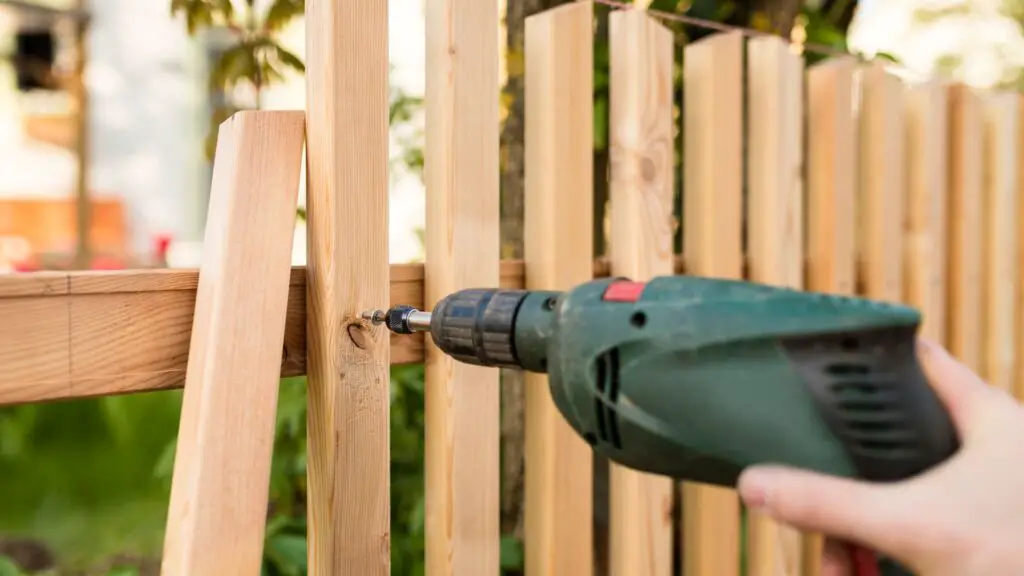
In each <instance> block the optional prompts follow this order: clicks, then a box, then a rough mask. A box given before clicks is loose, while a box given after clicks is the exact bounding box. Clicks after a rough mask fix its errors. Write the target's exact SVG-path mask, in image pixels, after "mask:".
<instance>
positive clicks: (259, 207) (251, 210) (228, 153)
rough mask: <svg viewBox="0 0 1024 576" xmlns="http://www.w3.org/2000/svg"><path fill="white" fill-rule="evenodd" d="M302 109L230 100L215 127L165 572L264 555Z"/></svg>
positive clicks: (251, 562)
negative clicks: (237, 105) (240, 108)
mask: <svg viewBox="0 0 1024 576" xmlns="http://www.w3.org/2000/svg"><path fill="white" fill-rule="evenodd" d="M304 117H305V115H304V114H303V113H302V112H239V113H236V114H235V115H234V116H232V117H231V118H229V119H228V120H226V121H225V122H224V123H223V124H221V126H220V128H219V136H218V139H217V152H216V157H215V160H214V167H213V182H212V185H211V192H210V210H209V216H208V219H207V225H206V235H205V238H204V241H203V261H202V266H201V268H200V274H199V286H198V289H197V291H196V294H197V295H196V304H195V314H194V316H193V321H192V333H191V343H190V347H189V350H190V353H189V357H188V362H187V371H186V377H185V393H184V400H183V402H182V411H181V423H180V425H179V429H178V441H177V445H176V451H175V458H174V475H173V482H172V484H171V495H170V505H169V511H168V518H167V530H166V533H165V540H164V549H163V555H162V556H161V559H162V565H161V574H163V575H164V576H176V575H181V576H185V575H191V574H258V573H259V571H260V569H261V566H262V563H263V539H264V532H265V525H266V518H267V490H268V489H269V487H270V461H271V456H272V452H273V446H274V429H275V423H276V419H277V392H278V383H279V378H278V373H279V362H278V360H277V358H276V355H277V353H278V351H279V350H281V347H282V346H283V345H284V330H285V316H286V313H287V305H288V283H289V282H288V281H289V275H290V274H289V267H290V263H291V254H292V239H293V237H294V230H295V217H294V214H295V209H296V206H297V203H298V193H299V174H300V172H301V169H302V145H303V139H304V126H303V122H304ZM254 287H258V289H254ZM74 312H75V311H74V310H73V311H72V313H74ZM80 312H83V313H87V314H92V315H95V317H100V316H101V315H102V316H107V315H108V314H116V310H111V309H105V308H104V307H102V306H92V307H90V308H88V309H87V310H81V311H80ZM78 336H80V337H83V336H88V333H82V332H80V333H79V334H78ZM125 345H126V347H129V346H130V343H125ZM89 360H95V357H94V358H89Z"/></svg>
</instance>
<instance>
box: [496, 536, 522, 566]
mask: <svg viewBox="0 0 1024 576" xmlns="http://www.w3.org/2000/svg"><path fill="white" fill-rule="evenodd" d="M522 568H523V545H522V543H520V542H519V540H516V539H515V538H513V537H512V536H502V537H501V569H502V570H522Z"/></svg>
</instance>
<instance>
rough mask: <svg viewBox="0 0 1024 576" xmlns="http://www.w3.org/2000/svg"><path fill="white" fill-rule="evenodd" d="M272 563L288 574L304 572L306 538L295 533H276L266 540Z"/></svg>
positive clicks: (305, 567) (298, 574)
mask: <svg viewBox="0 0 1024 576" xmlns="http://www.w3.org/2000/svg"><path fill="white" fill-rule="evenodd" d="M267 549H268V553H269V555H270V557H271V558H272V559H273V561H274V565H275V566H276V567H277V569H278V570H280V571H281V572H282V573H284V574H287V575H288V576H300V575H303V574H305V573H306V571H307V569H308V568H307V565H306V538H305V536H299V535H295V534H278V535H276V536H274V537H273V538H270V540H269V541H268V542H267Z"/></svg>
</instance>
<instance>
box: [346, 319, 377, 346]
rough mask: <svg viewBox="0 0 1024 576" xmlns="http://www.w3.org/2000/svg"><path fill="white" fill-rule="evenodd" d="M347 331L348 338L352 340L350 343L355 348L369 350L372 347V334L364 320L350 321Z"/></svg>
mask: <svg viewBox="0 0 1024 576" xmlns="http://www.w3.org/2000/svg"><path fill="white" fill-rule="evenodd" d="M347 331H348V337H349V338H351V339H352V343H353V344H355V345H356V348H359V349H360V350H369V349H371V348H372V347H373V334H372V333H371V331H370V325H369V323H368V322H367V321H366V320H363V319H361V318H360V319H356V320H352V321H351V322H349V324H348V327H347Z"/></svg>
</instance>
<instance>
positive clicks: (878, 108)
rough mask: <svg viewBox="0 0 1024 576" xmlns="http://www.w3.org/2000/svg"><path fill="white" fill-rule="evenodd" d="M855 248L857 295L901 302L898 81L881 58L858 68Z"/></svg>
mask: <svg viewBox="0 0 1024 576" xmlns="http://www.w3.org/2000/svg"><path fill="white" fill-rule="evenodd" d="M860 72H861V75H860V78H859V80H860V107H859V118H858V124H859V141H858V144H859V150H858V155H857V159H858V166H859V175H858V178H857V180H858V184H859V187H858V205H857V214H858V228H857V248H858V250H857V252H858V258H859V261H860V268H859V272H860V278H861V280H862V286H861V288H862V291H863V294H864V295H865V296H867V297H869V298H874V299H877V300H883V301H888V302H902V301H903V244H904V240H903V213H904V210H905V208H904V204H905V200H904V199H905V198H906V182H905V181H904V164H903V163H904V157H905V154H904V125H905V122H904V118H905V114H904V111H903V91H904V86H903V82H902V81H900V79H899V78H897V77H896V76H893V75H892V74H891V73H889V72H888V71H886V69H885V66H884V65H883V64H882V63H881V62H874V63H871V64H868V65H866V66H865V67H864V68H863V69H861V71H860Z"/></svg>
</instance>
